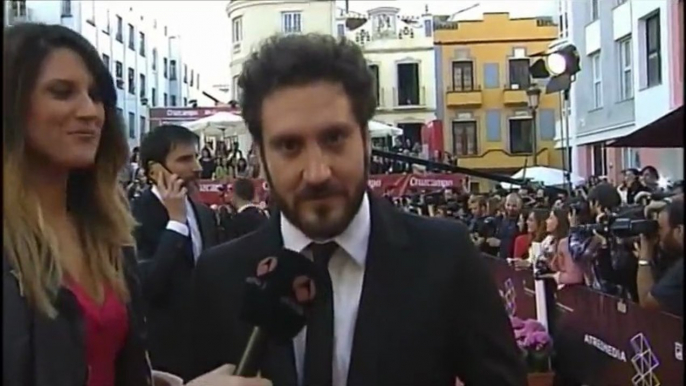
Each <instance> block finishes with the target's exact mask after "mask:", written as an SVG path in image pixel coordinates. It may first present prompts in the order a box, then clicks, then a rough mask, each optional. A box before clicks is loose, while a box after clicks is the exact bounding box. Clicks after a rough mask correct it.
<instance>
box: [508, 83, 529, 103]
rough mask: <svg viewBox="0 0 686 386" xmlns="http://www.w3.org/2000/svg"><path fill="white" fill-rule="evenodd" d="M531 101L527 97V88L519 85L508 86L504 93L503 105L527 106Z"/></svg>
mask: <svg viewBox="0 0 686 386" xmlns="http://www.w3.org/2000/svg"><path fill="white" fill-rule="evenodd" d="M528 103H529V99H528V98H527V96H526V87H520V86H518V85H506V86H505V90H504V91H503V104H504V105H505V106H527V105H528Z"/></svg>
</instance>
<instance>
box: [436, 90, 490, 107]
mask: <svg viewBox="0 0 686 386" xmlns="http://www.w3.org/2000/svg"><path fill="white" fill-rule="evenodd" d="M445 100H446V104H447V105H448V107H479V106H481V104H482V103H483V96H482V94H481V86H476V87H473V86H468V87H464V86H457V87H456V86H454V85H453V86H448V90H447V92H446V98H445Z"/></svg>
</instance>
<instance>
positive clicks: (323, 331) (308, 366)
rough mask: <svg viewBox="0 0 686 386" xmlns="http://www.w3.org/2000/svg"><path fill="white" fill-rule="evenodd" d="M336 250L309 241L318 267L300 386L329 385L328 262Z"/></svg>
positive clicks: (330, 301) (332, 245)
mask: <svg viewBox="0 0 686 386" xmlns="http://www.w3.org/2000/svg"><path fill="white" fill-rule="evenodd" d="M336 249H338V244H336V243H334V242H330V243H326V244H315V243H312V244H310V251H312V260H313V261H314V264H315V266H316V267H317V271H318V276H319V279H320V280H319V281H318V282H317V283H318V285H317V287H316V291H317V295H316V298H315V302H314V304H313V305H312V309H311V312H312V313H311V315H310V320H309V321H308V323H307V343H306V346H305V377H304V379H305V382H304V383H303V386H331V381H332V375H331V367H332V365H333V334H334V331H333V287H332V284H331V276H330V275H329V261H330V260H331V256H333V253H334V252H335V251H336Z"/></svg>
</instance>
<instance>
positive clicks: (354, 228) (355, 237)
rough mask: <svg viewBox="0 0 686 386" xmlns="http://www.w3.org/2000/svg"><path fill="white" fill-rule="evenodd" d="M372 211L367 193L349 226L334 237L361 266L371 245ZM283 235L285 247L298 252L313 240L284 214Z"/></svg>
mask: <svg viewBox="0 0 686 386" xmlns="http://www.w3.org/2000/svg"><path fill="white" fill-rule="evenodd" d="M371 223H372V221H371V213H370V210H369V197H368V196H367V193H365V194H364V196H363V197H362V203H361V204H360V208H359V209H358V211H357V214H355V217H353V219H352V221H350V224H348V227H347V228H346V229H345V230H344V231H343V233H341V234H340V235H338V236H336V237H334V238H333V240H327V241H335V242H336V243H337V244H338V245H339V246H340V247H341V248H342V249H343V250H345V252H347V253H348V254H349V255H350V256H351V257H352V258H353V260H355V262H356V263H357V264H359V265H360V266H363V267H364V264H365V261H366V259H367V246H368V245H369V235H370V233H371ZM281 237H282V238H283V246H284V248H287V249H290V250H292V251H296V252H302V251H303V250H304V249H305V248H307V247H308V246H309V245H310V244H311V243H312V242H313V240H312V239H310V238H309V237H307V236H305V234H304V233H303V232H302V231H301V230H300V229H298V228H297V227H296V226H295V225H293V224H292V223H291V222H290V221H288V219H287V218H286V217H284V216H281Z"/></svg>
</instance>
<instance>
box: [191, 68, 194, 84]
mask: <svg viewBox="0 0 686 386" xmlns="http://www.w3.org/2000/svg"><path fill="white" fill-rule="evenodd" d="M194 81H195V72H194V71H193V70H191V87H193V84H194V83H195V82H194Z"/></svg>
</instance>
